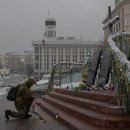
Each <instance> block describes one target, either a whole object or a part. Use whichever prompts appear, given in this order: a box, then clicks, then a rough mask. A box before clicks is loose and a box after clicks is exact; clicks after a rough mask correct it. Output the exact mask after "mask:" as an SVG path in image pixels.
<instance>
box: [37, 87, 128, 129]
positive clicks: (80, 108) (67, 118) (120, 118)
mask: <svg viewBox="0 0 130 130" xmlns="http://www.w3.org/2000/svg"><path fill="white" fill-rule="evenodd" d="M36 103H37V107H38V109H39V110H40V111H38V114H39V115H40V116H41V118H42V117H43V118H44V114H42V113H47V115H49V116H51V117H53V120H56V121H58V122H61V123H63V124H64V125H66V126H67V127H68V128H69V129H70V130H130V116H128V115H127V114H126V113H125V111H124V109H123V108H122V107H119V106H118V105H117V100H116V98H115V97H114V94H113V93H109V92H103V91H102V92H99V91H82V92H74V91H71V90H66V89H55V90H54V91H53V92H51V93H48V95H46V96H44V97H42V99H38V100H37V102H36Z"/></svg>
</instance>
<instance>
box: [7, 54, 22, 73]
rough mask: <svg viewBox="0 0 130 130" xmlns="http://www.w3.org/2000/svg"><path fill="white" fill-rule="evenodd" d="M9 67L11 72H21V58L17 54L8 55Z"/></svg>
mask: <svg viewBox="0 0 130 130" xmlns="http://www.w3.org/2000/svg"><path fill="white" fill-rule="evenodd" d="M5 56H6V60H7V67H8V68H9V69H10V72H19V66H20V57H19V54H18V53H17V52H10V53H6V54H5Z"/></svg>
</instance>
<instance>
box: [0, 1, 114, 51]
mask: <svg viewBox="0 0 130 130" xmlns="http://www.w3.org/2000/svg"><path fill="white" fill-rule="evenodd" d="M109 5H111V6H112V8H113V7H114V0H0V53H5V52H11V51H21V52H22V51H24V50H33V47H32V45H31V41H33V40H41V39H43V34H44V31H45V25H44V22H45V20H46V18H47V17H48V10H49V14H50V17H53V18H55V20H56V22H57V27H56V31H57V36H76V37H77V38H80V37H81V35H82V36H83V38H84V39H87V40H101V39H103V30H102V27H103V25H102V21H103V19H104V18H105V17H106V14H107V7H108V6H109Z"/></svg>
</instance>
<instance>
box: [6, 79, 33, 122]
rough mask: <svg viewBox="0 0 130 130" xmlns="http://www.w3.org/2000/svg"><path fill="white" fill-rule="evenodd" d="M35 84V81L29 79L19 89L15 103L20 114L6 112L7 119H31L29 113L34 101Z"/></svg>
mask: <svg viewBox="0 0 130 130" xmlns="http://www.w3.org/2000/svg"><path fill="white" fill-rule="evenodd" d="M33 84H35V81H34V79H28V80H27V81H26V82H25V84H24V85H23V86H22V87H20V88H19V90H18V93H17V96H16V100H15V102H14V104H15V108H16V110H17V111H18V112H14V111H11V110H5V118H6V119H9V116H11V117H15V118H21V119H24V118H29V117H31V115H29V114H28V113H29V111H30V107H31V104H32V102H33V99H34V97H33V92H32V91H31V87H32V85H33Z"/></svg>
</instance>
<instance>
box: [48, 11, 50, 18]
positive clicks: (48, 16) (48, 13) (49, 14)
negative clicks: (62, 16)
mask: <svg viewBox="0 0 130 130" xmlns="http://www.w3.org/2000/svg"><path fill="white" fill-rule="evenodd" d="M49 15H50V12H49V10H48V18H49Z"/></svg>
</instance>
